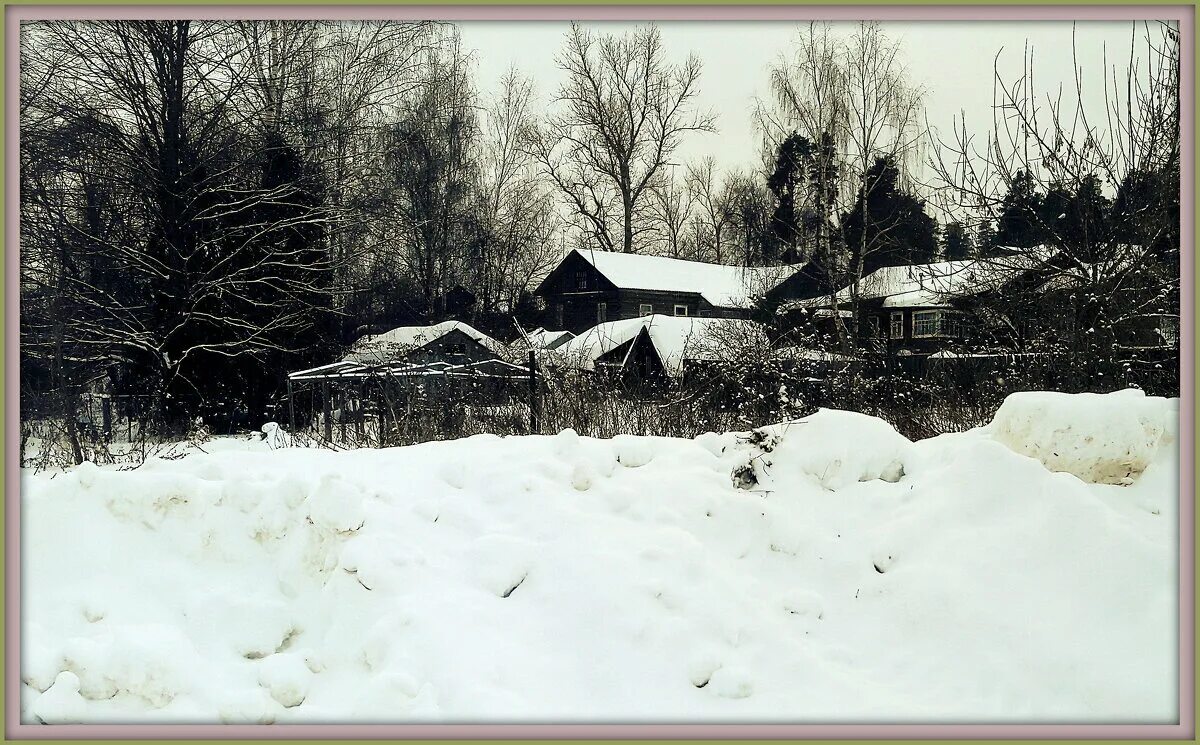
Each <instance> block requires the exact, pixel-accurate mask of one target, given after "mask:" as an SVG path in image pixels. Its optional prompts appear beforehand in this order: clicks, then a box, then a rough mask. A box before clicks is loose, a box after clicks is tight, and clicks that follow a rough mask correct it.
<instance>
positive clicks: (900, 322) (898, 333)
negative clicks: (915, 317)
mask: <svg viewBox="0 0 1200 745" xmlns="http://www.w3.org/2000/svg"><path fill="white" fill-rule="evenodd" d="M888 334H889V337H888V338H890V339H903V338H904V311H902V310H893V311H892V313H891V315H890V316H888Z"/></svg>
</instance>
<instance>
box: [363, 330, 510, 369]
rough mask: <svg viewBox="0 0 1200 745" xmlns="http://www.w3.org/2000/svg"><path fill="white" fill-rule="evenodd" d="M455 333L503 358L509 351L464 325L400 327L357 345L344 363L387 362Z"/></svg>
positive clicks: (488, 337)
mask: <svg viewBox="0 0 1200 745" xmlns="http://www.w3.org/2000/svg"><path fill="white" fill-rule="evenodd" d="M452 331H459V332H461V333H463V334H465V335H466V336H468V337H470V338H471V339H474V340H475V341H477V342H479V343H480V344H482V345H483V346H484V347H486V348H487V349H488V351H490V352H492V353H493V354H497V355H503V354H504V353H505V352H507V351H508V348H507V347H505V346H504V344H502V343H500V342H498V341H496V340H495V339H493V338H492V337H490V336H488V335H487V334H485V333H483V332H482V331H478V330H476V329H475V328H473V327H472V326H470V325H468V324H465V323H463V322H462V321H442V322H441V323H435V324H433V325H432V326H398V327H396V328H394V329H392V330H391V331H385V332H383V333H382V334H369V335H367V336H364V337H362V338H361V339H359V340H358V341H356V342H355V343H354V346H353V347H351V349H350V352H349V353H348V354H347V355H346V358H345V359H346V361H350V362H380V361H384V360H386V359H387V358H389V357H396V356H397V355H398V354H399V355H401V356H402V355H403V354H405V353H406V352H410V351H412V350H414V349H420V348H421V347H423V346H425V345H426V344H429V343H431V342H434V341H437V340H438V339H440V338H442V337H443V336H445V335H446V334H449V333H450V332H452Z"/></svg>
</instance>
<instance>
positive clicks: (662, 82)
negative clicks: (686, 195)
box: [529, 23, 716, 253]
mask: <svg viewBox="0 0 1200 745" xmlns="http://www.w3.org/2000/svg"><path fill="white" fill-rule="evenodd" d="M558 64H559V67H560V68H561V69H562V70H563V71H564V72H565V73H566V74H567V80H566V82H565V83H563V85H562V87H561V89H560V90H559V92H558V96H557V100H556V103H557V104H558V107H557V110H556V111H555V112H554V113H552V114H551V115H550V116H548V117H547V118H546V120H545V121H544V122H543V124H542V125H541V126H540V127H538V128H537V129H536V130H535V131H534V132H532V133H531V134H532V136H531V137H530V138H529V143H530V145H529V147H530V150H531V152H532V153H533V154H534V155H535V157H536V158H537V160H538V162H539V163H540V164H541V166H542V168H543V170H544V172H545V173H546V175H547V176H548V177H549V178H550V179H551V180H552V181H553V182H554V184H555V185H556V186H557V188H558V189H559V190H560V191H561V192H562V194H563V195H564V197H565V198H566V200H567V202H568V204H569V206H570V208H571V210H572V211H573V212H575V213H576V214H578V215H579V216H580V217H581V218H582V220H583V224H584V225H585V226H586V228H587V233H588V235H589V237H590V238H591V239H592V240H593V241H595V243H596V244H598V245H599V246H600V247H601V248H603V249H605V250H620V251H624V252H626V253H630V252H633V251H634V250H635V238H636V237H637V234H638V233H639V232H640V229H639V226H638V223H639V210H641V209H642V208H643V207H644V198H645V197H646V194H647V192H648V190H649V189H650V188H651V186H652V185H653V184H654V183H655V180H656V178H658V177H659V175H660V174H661V172H662V169H663V167H664V166H666V165H667V163H668V162H669V161H670V158H671V155H672V154H673V153H674V151H675V149H676V147H678V145H679V143H680V141H681V139H682V138H683V136H684V135H685V134H687V133H688V132H714V131H716V129H715V126H714V117H713V116H712V115H710V114H704V113H698V112H696V111H695V110H694V104H695V100H694V99H695V97H696V94H697V91H698V87H697V86H698V82H699V79H700V71H701V64H700V60H699V58H697V57H696V56H694V55H693V56H690V57H688V59H687V60H686V61H684V63H683V64H681V65H673V64H671V63H670V62H668V61H667V59H666V51H665V49H664V47H663V44H662V39H661V36H660V34H659V31H658V28H657V27H655V26H646V27H642V28H639V29H637V30H636V31H634V32H632V33H629V34H626V35H624V36H612V35H593V34H592V33H591V32H589V31H586V30H584V29H583V28H582V27H581V26H579V25H578V24H574V23H573V24H572V25H571V30H570V31H569V32H568V34H567V39H566V43H565V45H564V48H563V51H562V53H561V54H560V55H559V57H558ZM614 223H615V225H614Z"/></svg>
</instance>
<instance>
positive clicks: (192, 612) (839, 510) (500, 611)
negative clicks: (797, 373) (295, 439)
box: [20, 393, 1179, 723]
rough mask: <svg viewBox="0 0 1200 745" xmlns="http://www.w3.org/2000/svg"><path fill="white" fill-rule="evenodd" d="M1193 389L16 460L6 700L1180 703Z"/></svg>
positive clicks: (440, 709) (40, 711)
mask: <svg viewBox="0 0 1200 745" xmlns="http://www.w3.org/2000/svg"><path fill="white" fill-rule="evenodd" d="M1176 405H1177V404H1176V402H1174V401H1163V400H1161V399H1150V398H1145V397H1138V396H1136V395H1134V394H1128V393H1122V394H1111V395H1108V396H1094V397H1086V396H1081V397H1066V398H1059V397H1056V396H1049V395H1046V394H1018V395H1017V396H1015V397H1013V398H1010V399H1009V401H1008V402H1006V404H1005V408H1004V409H1003V410H1002V412H1001V414H1000V415H998V416H997V420H996V422H995V423H993V424H992V425H989V427H986V428H982V429H979V430H973V431H970V432H965V433H960V434H950V435H943V436H941V437H937V438H933V439H929V440H923V441H918V442H910V441H908V440H907V439H905V438H904V437H902V436H901V435H899V434H897V433H896V432H895V431H894V430H892V429H891V427H889V426H888V425H887V424H885V423H884V422H882V421H880V420H876V419H873V418H870V417H867V416H864V415H860V414H854V413H850V412H840V411H821V412H819V413H818V414H816V415H814V416H811V417H808V418H805V419H800V420H796V421H793V422H785V423H780V424H777V425H772V426H770V427H765V428H763V429H761V430H756V431H755V432H751V433H740V434H739V433H726V434H715V433H709V434H705V435H702V436H701V437H698V438H696V439H695V440H680V439H671V438H655V437H632V436H621V437H617V438H614V439H612V440H598V439H592V438H587V437H581V436H579V435H577V434H575V433H574V432H571V431H566V432H563V433H561V434H558V435H553V436H531V437H510V438H499V437H495V436H488V435H484V436H477V437H472V438H467V439H463V440H456V441H448V442H436V443H426V444H423V445H417V446H412V447H404V448H393V449H387V450H354V451H343V452H334V451H328V450H321V449H308V448H297V447H290V448H289V447H284V448H280V449H272V448H271V446H270V445H269V444H268V443H267V442H265V441H262V440H261V439H259V438H257V437H255V438H253V439H241V440H235V439H218V440H213V441H212V442H209V443H207V444H206V445H205V450H207V451H208V452H193V453H192V454H190V455H188V456H186V457H184V458H180V459H171V460H162V459H152V460H150V461H149V462H147V464H146V465H145V466H143V467H141V468H139V469H136V470H132V471H119V470H115V469H112V468H98V467H95V466H83V467H79V468H76V469H72V470H69V471H65V472H58V473H53V474H51V473H39V474H33V473H31V472H26V473H24V474H23V488H22V490H21V499H22V558H23V565H22V571H23V582H22V592H23V598H22V614H23V625H22V636H21V644H22V649H21V657H20V669H21V676H22V680H23V691H22V697H21V700H22V704H21V718H22V720H23V721H26V722H36V721H44V722H80V721H86V722H115V721H120V722H217V721H220V722H264V723H265V722H277V723H287V722H348V721H360V722H361V721H368V722H396V721H410V722H411V721H488V722H501V721H542V722H545V721H559V722H561V721H607V722H614V721H626V722H639V721H640V722H648V721H658V722H662V721H687V722H734V721H776V722H779V721H793V722H797V721H807V722H829V721H839V722H842V721H875V722H902V721H908V722H913V721H921V722H964V721H988V722H1031V721H1038V722H1058V723H1061V722H1082V721H1088V722H1118V721H1119V722H1168V721H1175V720H1176V719H1177V718H1178V715H1179V711H1178V707H1177V701H1178V696H1177V693H1178V690H1177V683H1176V681H1177V666H1178V658H1177V644H1176V638H1177V629H1176V625H1177V618H1178V605H1177V601H1176V592H1177V587H1178V576H1177V566H1178V563H1177V561H1178V556H1179V554H1178V551H1179V547H1178V544H1177V540H1176V536H1177V532H1178V517H1177V509H1176V495H1177V489H1178V480H1177V479H1178V472H1179V463H1178V458H1177V453H1176V452H1175V446H1174V444H1173V442H1172V436H1171V435H1170V433H1171V432H1173V428H1174V427H1175V424H1174V419H1173V417H1174V416H1175V406H1176ZM1039 416H1040V417H1043V419H1041V420H1039V419H1035V417H1039ZM1129 417H1133V418H1134V420H1135V423H1133V424H1126V423H1125V419H1126V418H1129ZM1040 421H1045V422H1046V423H1044V424H1040V423H1039V422H1040ZM1091 432H1104V433H1105V437H1106V439H1104V440H1098V439H1096V438H1095V437H1093V439H1092V441H1091V443H1089V444H1087V445H1086V446H1085V444H1084V443H1085V442H1086V436H1087V433H1091ZM1046 438H1050V439H1049V440H1048V439H1046ZM1055 438H1061V443H1062V444H1066V445H1070V446H1071V448H1072V450H1071V452H1074V453H1076V455H1075V456H1074V458H1075V460H1074V461H1073V462H1076V463H1085V462H1087V456H1088V455H1089V448H1094V449H1095V453H1092V455H1095V456H1096V460H1097V462H1100V461H1103V460H1104V459H1106V458H1109V455H1110V454H1112V453H1118V452H1120V453H1133V454H1136V455H1137V456H1138V457H1139V458H1140V459H1143V460H1145V461H1146V465H1145V468H1144V469H1143V470H1142V471H1141V473H1140V475H1139V476H1137V478H1135V479H1133V480H1132V481H1131V483H1128V484H1126V485H1124V486H1114V485H1107V484H1098V483H1090V482H1091V481H1092V480H1093V479H1090V478H1089V479H1084V480H1081V479H1080V478H1077V477H1076V476H1075V475H1072V474H1071V473H1067V472H1056V471H1055V470H1051V469H1048V468H1047V467H1046V466H1045V465H1043V463H1042V461H1041V460H1040V457H1042V456H1044V454H1045V452H1046V451H1047V449H1048V448H1049V447H1050V446H1051V443H1052V442H1053V441H1054V439H1055ZM1058 452H1061V451H1058ZM1029 453H1035V454H1036V455H1034V456H1033V457H1031V456H1030V455H1029ZM1101 456H1103V457H1101ZM1122 457H1124V456H1122ZM1139 462H1140V461H1139ZM1101 471H1102V472H1104V473H1107V471H1105V470H1104V469H1101ZM1083 472H1084V473H1085V475H1086V474H1087V473H1088V472H1087V471H1086V469H1085V470H1084V471H1083Z"/></svg>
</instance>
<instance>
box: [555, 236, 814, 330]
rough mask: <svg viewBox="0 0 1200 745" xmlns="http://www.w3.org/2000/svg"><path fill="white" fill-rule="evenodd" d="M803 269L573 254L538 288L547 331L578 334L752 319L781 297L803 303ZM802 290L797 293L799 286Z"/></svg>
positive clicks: (588, 252) (606, 254)
mask: <svg viewBox="0 0 1200 745" xmlns="http://www.w3.org/2000/svg"><path fill="white" fill-rule="evenodd" d="M799 269H800V267H798V266H776V267H740V266H726V265H723V264H706V263H704V262H699V261H684V260H682V259H671V258H666V257H662V256H643V255H640V254H626V253H616V252H611V251H582V250H578V249H576V250H574V251H571V252H570V253H569V254H567V255H566V256H565V257H564V258H563V260H562V261H561V262H559V264H558V266H556V267H555V268H554V269H553V270H552V271H551V272H550V274H549V275H548V276H547V277H546V279H545V280H543V281H542V283H541V285H539V286H538V288H537V290H536V294H537V295H538V296H539V297H541V298H543V299H544V300H545V302H546V304H547V309H548V315H549V320H548V323H550V324H551V325H553V326H554V327H555V328H560V329H566V330H568V331H571V332H573V333H579V332H582V331H584V330H586V329H589V328H591V327H593V326H595V325H597V324H602V323H608V322H611V321H621V320H628V319H633V318H639V317H644V316H649V315H666V316H680V317H689V318H690V317H699V318H749V317H750V315H751V313H752V312H753V310H754V308H755V307H756V306H757V304H758V303H759V302H761V301H762V299H764V298H766V297H768V296H769V295H770V294H771V293H775V296H776V297H779V296H781V295H783V294H786V293H792V294H791V295H790V296H792V297H801V296H803V295H802V294H801V292H802V288H801V287H800V285H802V284H803V282H804V281H810V280H809V279H807V278H805V277H801V278H798V279H797V280H794V281H792V282H790V283H789V280H792V278H793V277H794V275H796V274H797V272H798V270H799ZM793 285H795V286H793Z"/></svg>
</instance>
